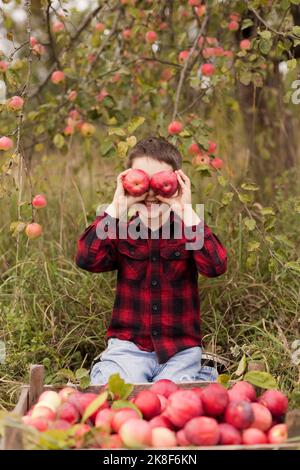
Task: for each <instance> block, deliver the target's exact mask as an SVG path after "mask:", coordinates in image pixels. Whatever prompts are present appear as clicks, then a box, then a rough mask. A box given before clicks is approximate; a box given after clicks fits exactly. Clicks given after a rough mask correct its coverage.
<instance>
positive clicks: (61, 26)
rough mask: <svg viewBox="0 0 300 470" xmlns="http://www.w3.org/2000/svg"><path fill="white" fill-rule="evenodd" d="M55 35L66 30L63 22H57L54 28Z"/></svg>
mask: <svg viewBox="0 0 300 470" xmlns="http://www.w3.org/2000/svg"><path fill="white" fill-rule="evenodd" d="M52 29H53V32H54V33H59V32H60V31H63V30H64V29H65V25H64V24H63V23H62V22H61V21H56V22H55V23H53V26H52Z"/></svg>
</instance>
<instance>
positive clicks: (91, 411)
mask: <svg viewBox="0 0 300 470" xmlns="http://www.w3.org/2000/svg"><path fill="white" fill-rule="evenodd" d="M107 398H108V392H102V393H100V395H99V396H98V397H97V398H95V400H93V401H92V403H90V404H89V406H88V407H87V409H86V410H85V412H84V414H83V416H82V420H81V422H82V423H84V422H85V421H86V420H87V419H89V418H90V416H92V415H93V414H94V413H95V411H96V410H97V409H98V408H100V406H102V405H103V404H104V403H105V402H106V400H107Z"/></svg>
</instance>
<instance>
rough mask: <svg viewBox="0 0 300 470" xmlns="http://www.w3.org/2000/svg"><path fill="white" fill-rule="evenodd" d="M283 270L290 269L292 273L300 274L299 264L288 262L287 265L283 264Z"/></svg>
mask: <svg viewBox="0 0 300 470" xmlns="http://www.w3.org/2000/svg"><path fill="white" fill-rule="evenodd" d="M285 268H287V269H291V270H292V271H296V272H297V273H300V262H297V261H290V262H289V263H286V264H285Z"/></svg>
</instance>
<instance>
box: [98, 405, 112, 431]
mask: <svg viewBox="0 0 300 470" xmlns="http://www.w3.org/2000/svg"><path fill="white" fill-rule="evenodd" d="M116 412H117V411H116V410H113V409H111V408H105V409H104V410H100V411H99V413H97V416H96V419H95V427H96V428H101V430H103V431H105V432H107V433H111V430H112V420H113V418H114V416H115V415H116Z"/></svg>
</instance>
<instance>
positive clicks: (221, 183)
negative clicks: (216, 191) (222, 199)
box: [218, 175, 227, 188]
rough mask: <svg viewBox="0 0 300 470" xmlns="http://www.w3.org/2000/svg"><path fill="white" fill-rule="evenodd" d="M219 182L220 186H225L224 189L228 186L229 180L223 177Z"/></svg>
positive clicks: (221, 176)
mask: <svg viewBox="0 0 300 470" xmlns="http://www.w3.org/2000/svg"><path fill="white" fill-rule="evenodd" d="M218 181H219V184H220V185H221V186H223V188H224V186H226V184H227V180H226V179H225V178H224V176H223V175H220V176H218Z"/></svg>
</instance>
